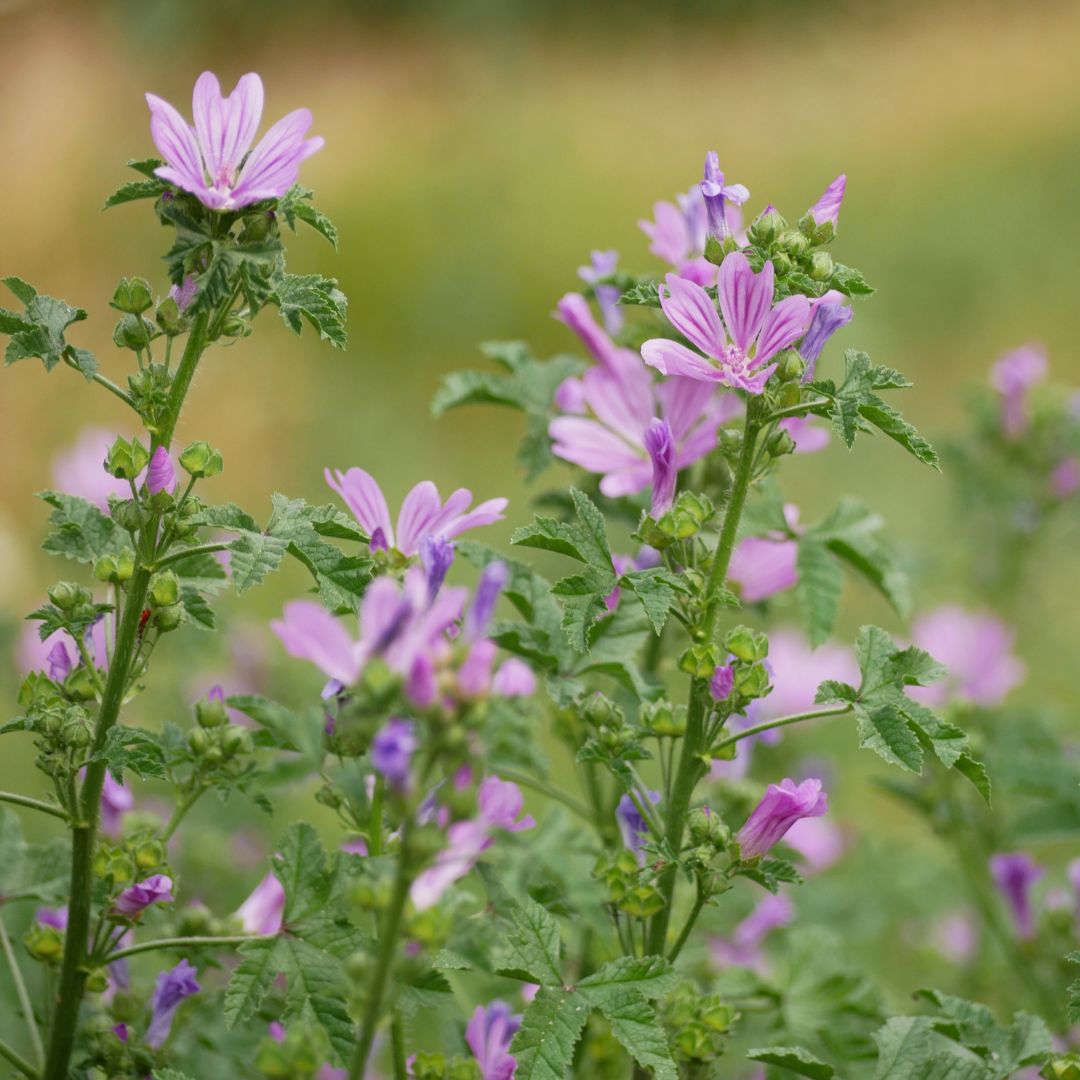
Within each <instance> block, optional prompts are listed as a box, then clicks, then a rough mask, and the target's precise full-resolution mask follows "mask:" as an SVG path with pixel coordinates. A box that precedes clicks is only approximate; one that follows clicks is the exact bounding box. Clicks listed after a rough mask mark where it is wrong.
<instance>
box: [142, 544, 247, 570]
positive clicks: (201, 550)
mask: <svg viewBox="0 0 1080 1080" xmlns="http://www.w3.org/2000/svg"><path fill="white" fill-rule="evenodd" d="M228 546H229V542H228V541H227V540H222V541H220V542H218V543H214V544H196V545H194V546H193V547H185V548H179V549H178V550H176V551H174V552H172V553H171V554H169V555H166V556H164V557H163V558H160V559H158V560H157V562H155V563H154V569H155V570H163V569H164V568H165V567H166V566H171V565H172V564H173V563H177V562H183V561H184V559H190V558H193V557H194V556H196V555H212V554H213V553H214V552H215V551H224V550H225V549H226V548H228Z"/></svg>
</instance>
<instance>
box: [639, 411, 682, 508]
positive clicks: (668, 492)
mask: <svg viewBox="0 0 1080 1080" xmlns="http://www.w3.org/2000/svg"><path fill="white" fill-rule="evenodd" d="M642 442H644V444H645V449H646V451H647V452H648V454H649V459H650V461H652V489H653V491H652V505H651V508H650V510H649V513H650V514H651V515H652V516H653V517H654V518H659V517H660V516H661V515H663V514H666V513H667V512H668V510H670V509H671V504H672V503H673V502H674V501H675V481H676V480H677V479H678V476H679V467H678V464H677V460H676V453H675V436H674V435H673V434H672V431H671V425H670V424H669V423H668V422H667V421H666V420H661V419H660V418H659V417H653V419H652V420H651V421H650V423H649V426H648V427H647V428H646V429H645V435H644V438H643V439H642Z"/></svg>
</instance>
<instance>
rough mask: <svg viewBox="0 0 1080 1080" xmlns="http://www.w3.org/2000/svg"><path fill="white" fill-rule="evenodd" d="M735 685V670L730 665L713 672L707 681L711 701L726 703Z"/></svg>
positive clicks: (722, 666) (724, 665)
mask: <svg viewBox="0 0 1080 1080" xmlns="http://www.w3.org/2000/svg"><path fill="white" fill-rule="evenodd" d="M734 685H735V669H734V668H733V667H732V666H731V665H730V664H723V665H721V666H719V667H717V669H716V670H715V671H714V672H713V677H712V678H711V679H710V680H709V694H710V695H711V696H712V699H713V701H727V699H728V698H729V697H731V690H732V687H734Z"/></svg>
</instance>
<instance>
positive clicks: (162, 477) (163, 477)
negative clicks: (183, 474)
mask: <svg viewBox="0 0 1080 1080" xmlns="http://www.w3.org/2000/svg"><path fill="white" fill-rule="evenodd" d="M175 488H176V469H175V467H174V466H173V463H172V458H171V457H169V451H168V450H166V449H165V447H164V446H159V447H158V448H157V449H156V450H155V451H154V454H153V456H152V457H151V458H150V464H149V466H147V469H146V490H147V491H148V492H149V493H150V494H151V495H156V494H157V493H158V492H159V491H167V492H169V494H172V492H173V491H174V490H175Z"/></svg>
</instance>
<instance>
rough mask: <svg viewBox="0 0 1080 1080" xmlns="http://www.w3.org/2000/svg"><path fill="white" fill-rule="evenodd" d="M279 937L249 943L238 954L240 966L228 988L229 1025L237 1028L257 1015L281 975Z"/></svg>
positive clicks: (226, 1011) (226, 1023) (226, 1003)
mask: <svg viewBox="0 0 1080 1080" xmlns="http://www.w3.org/2000/svg"><path fill="white" fill-rule="evenodd" d="M279 944H280V939H279V938H261V939H259V940H257V941H245V942H244V944H243V945H241V946H240V947H239V949H238V950H237V952H238V953H239V955H240V963H239V964H237V966H236V967H235V968H234V969H233V973H232V976H231V978H230V979H229V984H228V986H226V987H225V1008H224V1013H225V1026H226V1027H230V1028H231V1027H235V1026H236V1025H237V1024H239V1023H243V1022H244V1021H245V1020H247V1019H249V1018H250V1017H252V1016H254V1014H255V1011H256V1010H257V1009H258V1008H259V1006H260V1005H262V1003H263V1000H264V998H265V997H266V995H267V994H268V993H269V992H270V987H271V986H273V984H274V980H275V979H276V978H277V977H278V975H279V974H280V972H281V958H280V957H279V956H278V946H279Z"/></svg>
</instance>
